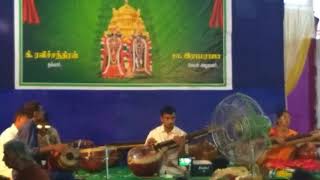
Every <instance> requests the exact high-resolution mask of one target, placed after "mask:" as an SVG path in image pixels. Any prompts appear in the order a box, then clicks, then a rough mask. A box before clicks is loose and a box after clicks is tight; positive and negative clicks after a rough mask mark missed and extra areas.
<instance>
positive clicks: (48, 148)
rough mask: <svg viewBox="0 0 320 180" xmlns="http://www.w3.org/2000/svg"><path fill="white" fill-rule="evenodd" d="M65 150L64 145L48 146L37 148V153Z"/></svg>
mask: <svg viewBox="0 0 320 180" xmlns="http://www.w3.org/2000/svg"><path fill="white" fill-rule="evenodd" d="M66 148H67V145H66V144H49V145H48V146H44V147H39V148H38V152H39V153H47V152H51V151H56V152H62V151H64V150H65V149H66Z"/></svg>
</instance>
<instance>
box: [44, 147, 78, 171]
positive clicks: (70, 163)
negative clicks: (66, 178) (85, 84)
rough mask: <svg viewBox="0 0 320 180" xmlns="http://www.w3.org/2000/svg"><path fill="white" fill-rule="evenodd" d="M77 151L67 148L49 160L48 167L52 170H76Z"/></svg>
mask: <svg viewBox="0 0 320 180" xmlns="http://www.w3.org/2000/svg"><path fill="white" fill-rule="evenodd" d="M79 157H80V152H79V149H77V148H73V147H68V148H66V149H65V150H64V151H63V152H61V153H59V154H58V155H56V156H51V157H50V158H49V162H50V166H51V168H53V169H60V170H76V169H77V168H78V167H79Z"/></svg>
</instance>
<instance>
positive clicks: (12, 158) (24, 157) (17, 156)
mask: <svg viewBox="0 0 320 180" xmlns="http://www.w3.org/2000/svg"><path fill="white" fill-rule="evenodd" d="M3 153H4V156H3V159H2V160H3V161H4V162H5V164H6V166H8V167H9V168H12V169H15V170H22V169H23V168H25V167H26V166H27V165H28V163H29V162H33V160H32V156H31V154H30V152H29V151H28V149H27V146H26V145H25V144H24V143H23V142H21V141H18V140H11V141H9V142H7V143H6V144H4V148H3Z"/></svg>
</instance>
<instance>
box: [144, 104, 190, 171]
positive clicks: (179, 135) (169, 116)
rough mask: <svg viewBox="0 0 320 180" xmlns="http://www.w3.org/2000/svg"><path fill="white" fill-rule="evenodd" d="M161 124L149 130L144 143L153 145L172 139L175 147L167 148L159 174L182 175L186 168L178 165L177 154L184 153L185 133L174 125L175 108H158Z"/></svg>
mask: <svg viewBox="0 0 320 180" xmlns="http://www.w3.org/2000/svg"><path fill="white" fill-rule="evenodd" d="M160 120H161V125H160V126H158V127H156V128H155V129H153V130H152V131H150V133H149V135H148V137H147V139H146V142H145V144H146V145H154V144H156V143H160V142H163V141H167V140H174V141H175V143H176V144H177V145H178V147H177V148H176V149H172V150H168V151H167V152H166V153H165V155H164V159H163V163H162V167H161V169H160V174H161V175H164V174H170V175H184V174H185V172H186V170H185V169H183V168H181V167H179V166H178V156H179V155H181V154H183V153H185V135H186V133H185V132H184V131H183V130H181V129H180V128H178V127H176V126H175V120H176V110H175V108H174V107H171V106H165V107H163V108H162V109H161V110H160Z"/></svg>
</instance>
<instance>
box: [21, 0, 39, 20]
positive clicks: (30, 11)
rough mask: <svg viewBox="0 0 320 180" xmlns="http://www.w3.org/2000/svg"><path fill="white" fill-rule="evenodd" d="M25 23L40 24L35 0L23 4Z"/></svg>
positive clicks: (24, 0)
mask: <svg viewBox="0 0 320 180" xmlns="http://www.w3.org/2000/svg"><path fill="white" fill-rule="evenodd" d="M22 3H23V4H22V7H23V9H22V11H23V12H22V14H23V23H27V24H39V23H40V18H39V16H38V11H37V8H36V5H35V3H34V0H23V2H22Z"/></svg>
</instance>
